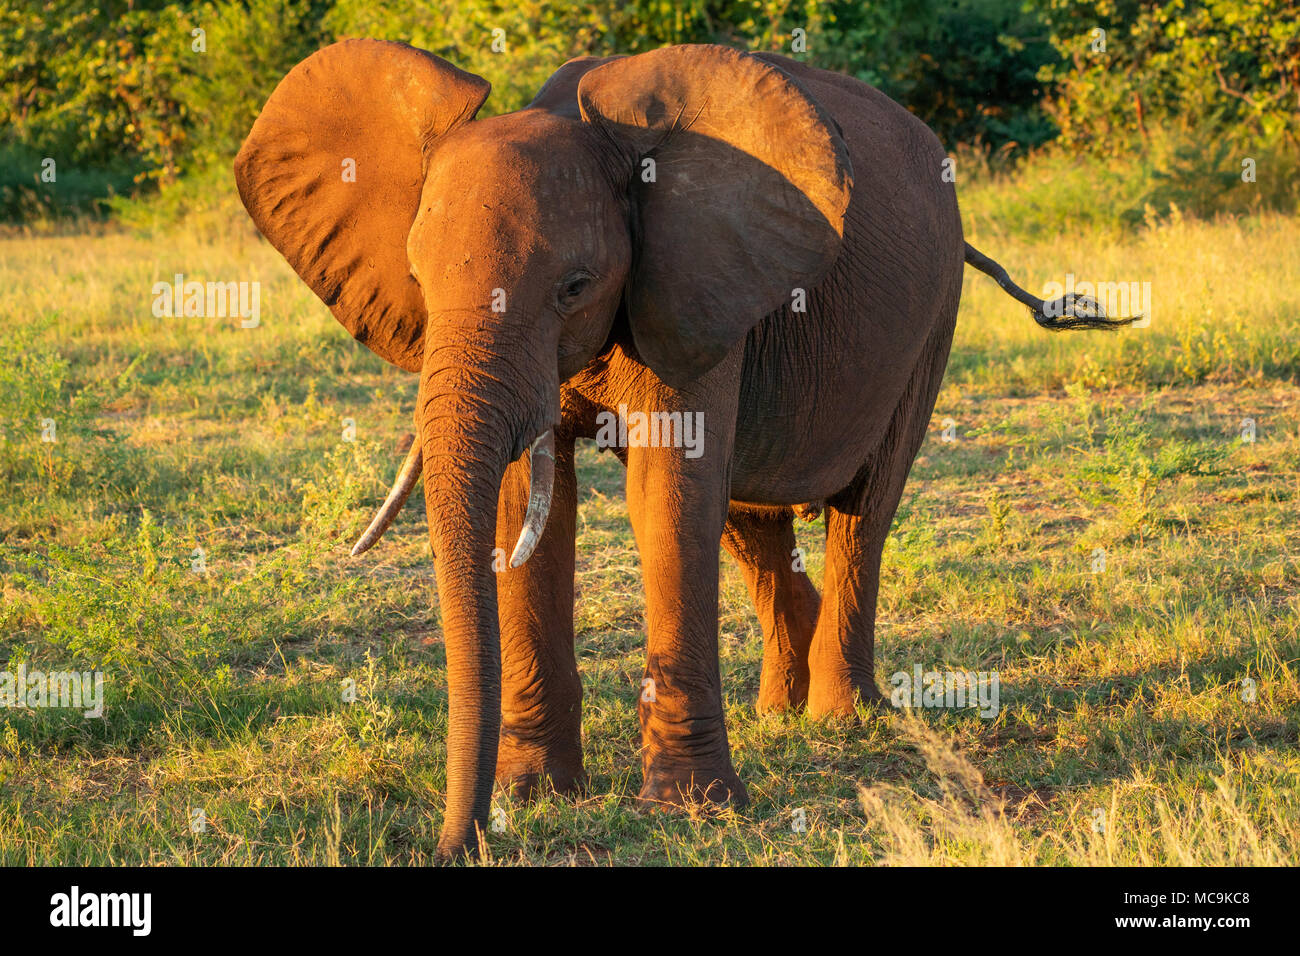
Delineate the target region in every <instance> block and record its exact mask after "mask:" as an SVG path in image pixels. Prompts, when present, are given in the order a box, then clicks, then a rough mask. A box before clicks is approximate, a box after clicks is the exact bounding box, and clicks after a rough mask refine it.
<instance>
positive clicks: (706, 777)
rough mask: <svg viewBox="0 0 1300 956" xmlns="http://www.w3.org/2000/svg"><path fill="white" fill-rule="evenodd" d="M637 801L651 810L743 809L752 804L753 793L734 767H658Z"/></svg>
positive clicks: (648, 777) (652, 769) (642, 787)
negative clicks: (704, 768) (747, 788)
mask: <svg viewBox="0 0 1300 956" xmlns="http://www.w3.org/2000/svg"><path fill="white" fill-rule="evenodd" d="M637 801H638V802H639V803H640V804H641V805H642V806H643V807H645V808H646V809H650V810H670V809H692V808H700V807H703V808H705V809H709V810H720V809H722V808H724V807H730V808H732V809H736V810H739V809H741V808H742V807H745V806H747V805H748V804H749V792H748V791H747V790H746V789H745V785H744V784H743V783H742V782H741V780H740V777H738V776H736V772H735V771H734V770H732V769H731V767H730V766H728V767H725V768H722V769H707V770H686V769H677V768H669V767H655V768H651V769H650V770H648V771H647V772H646V778H645V782H644V783H643V784H642V785H641V792H640V793H639V794H638V795H637Z"/></svg>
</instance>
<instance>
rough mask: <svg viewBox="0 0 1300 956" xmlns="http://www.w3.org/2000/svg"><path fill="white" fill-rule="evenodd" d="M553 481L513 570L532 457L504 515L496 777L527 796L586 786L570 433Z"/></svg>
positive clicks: (508, 482)
mask: <svg viewBox="0 0 1300 956" xmlns="http://www.w3.org/2000/svg"><path fill="white" fill-rule="evenodd" d="M555 439H556V440H555V458H556V461H555V488H554V492H553V495H552V498H551V511H550V517H549V518H548V520H547V522H546V530H545V532H544V533H543V535H542V538H541V541H540V542H539V543H538V545H537V549H536V550H535V551H534V552H533V555H532V557H530V558H529V559H528V560H527V561H526V562H525V563H524V564H523V565H522V566H521V567H518V568H513V569H512V568H510V567H509V560H510V553H511V549H512V548H513V546H514V542H515V541H516V539H517V538H518V537H519V530H520V528H521V527H522V526H523V521H524V512H525V511H526V510H527V505H528V471H529V463H528V458H527V456H525V457H524V458H522V459H520V460H519V461H517V462H515V463H514V464H512V465H511V466H510V467H509V469H507V471H506V474H505V478H504V480H503V481H502V483H501V497H500V511H499V518H498V522H497V539H496V547H497V550H496V551H495V552H494V555H493V558H494V562H495V567H496V568H497V570H498V576H497V601H498V608H499V615H500V622H501V738H500V743H499V745H498V748H497V769H496V780H497V784H498V785H499V786H500V787H501V788H502V789H504V790H507V791H509V792H512V793H514V794H516V795H518V796H520V797H523V798H525V799H527V798H530V797H532V796H534V795H535V794H536V793H537V792H538V791H539V789H541V788H542V787H550V788H553V789H555V790H557V791H559V792H561V793H569V792H574V791H576V790H578V789H580V788H581V786H582V784H583V768H582V683H581V681H580V679H579V677H578V667H577V662H576V660H575V659H574V652H573V562H574V535H575V527H574V521H575V513H576V508H577V504H576V496H577V492H576V486H575V479H574V470H573V437H572V436H571V435H568V434H566V433H564V432H562V431H561V430H559V429H557V430H556V435H555Z"/></svg>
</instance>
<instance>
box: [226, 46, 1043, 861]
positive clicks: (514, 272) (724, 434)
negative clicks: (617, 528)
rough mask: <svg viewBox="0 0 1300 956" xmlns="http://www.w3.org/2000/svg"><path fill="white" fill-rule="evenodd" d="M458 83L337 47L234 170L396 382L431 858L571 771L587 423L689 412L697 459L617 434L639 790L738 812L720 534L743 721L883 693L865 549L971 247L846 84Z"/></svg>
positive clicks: (579, 76)
mask: <svg viewBox="0 0 1300 956" xmlns="http://www.w3.org/2000/svg"><path fill="white" fill-rule="evenodd" d="M487 93H488V84H487V83H486V82H485V81H483V80H481V79H479V78H477V77H474V76H471V75H469V74H466V73H463V72H461V71H459V70H457V69H455V68H454V67H452V66H451V65H450V64H447V63H445V62H443V61H441V60H439V59H438V58H436V57H433V56H431V55H429V54H426V53H423V52H422V51H417V50H413V49H412V48H410V47H406V46H403V45H400V44H392V43H381V42H378V41H348V42H345V43H342V44H336V45H334V46H332V47H329V48H327V49H325V50H323V51H321V52H320V53H318V54H316V55H314V56H313V57H311V58H309V59H308V60H307V61H304V63H303V64H300V65H299V66H298V67H297V68H295V70H294V71H293V72H291V73H290V74H289V75H288V76H287V77H286V78H285V79H284V81H283V82H282V83H281V85H280V87H279V88H277V90H276V92H275V93H274V94H273V95H272V97H271V99H270V100H269V101H268V103H267V105H266V107H265V108H264V110H263V112H262V114H261V116H260V117H259V119H258V121H257V123H256V124H255V125H254V127H253V130H252V132H251V133H250V135H249V137H248V140H247V142H246V143H245V144H244V147H243V149H242V150H241V152H240V154H239V157H238V158H237V160H236V166H235V171H236V179H237V182H238V185H239V188H240V194H241V196H242V198H243V200H244V203H245V205H246V206H247V208H248V210H249V212H250V214H251V215H252V217H253V219H254V221H255V222H256V223H257V225H258V227H259V228H260V229H261V230H262V232H263V233H264V234H265V235H266V237H267V238H268V239H269V240H270V241H271V242H272V243H273V244H274V245H275V246H276V248H277V249H279V250H280V251H281V252H282V253H283V254H284V255H285V257H286V258H287V259H288V260H289V262H290V263H291V264H292V265H293V266H294V268H295V269H296V270H297V271H298V273H299V275H301V276H302V277H303V278H304V279H305V280H306V281H307V282H308V283H309V285H310V286H311V287H312V289H313V290H314V291H315V292H316V293H317V294H318V295H319V296H321V298H322V299H323V300H324V301H325V302H326V303H327V304H328V305H330V307H331V309H332V310H333V312H334V314H335V316H336V317H337V318H338V319H339V321H340V322H342V323H343V325H344V326H345V327H347V328H348V329H349V331H351V332H352V333H353V334H354V335H355V336H356V337H357V338H358V339H359V340H360V341H362V342H364V343H365V344H366V345H367V346H368V347H370V348H371V349H373V350H374V351H375V352H377V353H378V354H380V355H381V356H383V357H384V358H386V359H388V360H389V361H391V362H393V363H395V364H397V365H399V366H401V367H402V368H405V369H408V370H410V371H412V372H418V373H419V375H420V388H419V398H418V402H417V408H416V422H417V428H418V431H419V442H418V447H419V452H420V455H421V457H422V470H423V475H424V479H425V481H424V488H425V497H426V504H427V512H428V515H429V529H430V536H431V540H432V545H433V551H434V554H435V556H436V558H435V566H436V570H437V579H438V587H439V592H440V603H441V607H442V612H443V625H444V630H445V637H446V648H447V668H448V686H449V708H450V714H449V733H448V741H447V748H448V797H447V813H446V818H445V822H444V829H443V833H442V837H441V840H440V843H439V847H440V852H441V853H443V854H444V855H446V856H448V857H454V856H457V855H460V854H463V853H466V852H472V851H473V850H474V848H475V847H476V846H477V839H478V833H479V832H480V831H481V830H482V828H484V827H485V826H486V824H487V820H488V811H489V807H490V799H491V792H492V786H493V782H494V779H495V781H496V782H497V783H498V784H499V785H501V786H503V787H509V788H513V789H516V790H519V791H522V792H531V791H533V790H535V789H536V788H537V787H539V786H542V785H548V786H552V787H555V788H557V789H559V790H562V791H563V790H572V789H575V788H577V787H579V786H581V784H582V780H583V765H582V746H581V738H580V723H581V697H582V688H581V683H580V681H579V677H578V671H577V667H576V663H575V659H574V651H573V570H574V535H575V508H576V504H575V502H576V500H577V493H576V488H575V479H574V469H573V443H574V440H575V438H578V437H593V436H595V435H596V432H597V428H598V421H597V416H598V414H599V413H601V412H607V411H610V410H615V409H618V408H619V407H620V406H626V407H627V409H628V410H629V411H630V412H680V413H686V414H689V413H702V414H703V425H704V435H703V445H702V450H701V451H702V453H701V454H699V455H698V456H692V455H688V454H686V453H685V450H684V449H683V448H678V447H632V448H623V449H619V450H618V454H619V457H620V458H621V459H622V460H623V461H624V463H625V464H626V466H627V504H628V510H629V512H630V516H631V521H632V526H633V529H634V531H635V534H636V541H637V545H638V548H639V550H640V554H641V560H642V565H643V569H644V578H645V594H646V621H647V628H648V648H647V663H646V670H645V676H646V677H647V678H649V679H650V680H652V681H653V682H654V694H653V695H643V696H642V697H641V698H640V699H639V702H638V705H637V706H638V708H639V712H640V718H641V727H642V744H643V772H644V782H643V785H642V789H641V794H640V796H641V799H642V800H643V801H645V802H646V803H648V804H650V805H655V806H660V805H669V806H672V805H680V804H682V803H684V802H686V801H692V800H705V801H709V802H713V803H730V804H733V805H743V804H744V803H745V802H746V799H747V797H746V793H745V787H744V784H743V783H742V782H741V781H740V779H739V777H737V775H736V773H735V771H734V770H733V768H732V764H731V755H730V750H729V747H728V743H727V732H726V727H725V725H724V721H723V710H722V687H721V680H720V676H719V666H718V649H717V634H718V591H717V582H718V560H719V541H721V542H722V543H723V544H724V545H725V546H726V547H727V549H728V550H729V551H730V553H731V554H732V555H733V556H734V557H735V558H736V560H737V561H738V562H739V563H740V565H741V567H742V569H743V570H744V575H745V580H746V583H747V584H748V586H749V589H750V592H751V594H752V595H753V598H754V600H755V603H756V605H757V606H758V610H759V617H760V620H761V622H762V625H763V631H764V636H765V639H766V641H767V652H766V655H765V657H764V662H763V672H762V680H761V689H760V695H759V705H760V707H761V708H762V709H765V710H772V709H782V708H794V707H806V708H807V709H808V710H809V711H810V712H811V713H812V714H813V715H817V716H821V715H846V714H850V713H852V712H853V711H854V708H855V706H856V704H857V703H858V702H860V701H864V700H866V701H873V700H876V699H878V698H879V693H878V691H877V689H876V686H875V683H874V679H873V674H872V670H873V662H872V654H873V647H874V628H875V608H876V592H877V587H878V581H879V569H880V555H881V549H882V546H883V543H884V540H885V535H886V533H887V531H888V529H889V526H890V522H891V520H892V518H893V515H894V511H895V508H896V507H897V504H898V500H899V496H900V494H901V492H902V489H903V484H904V481H905V480H906V477H907V474H908V471H909V469H910V467H911V463H912V460H913V458H914V457H915V455H916V451H917V449H918V447H919V445H920V442H921V440H922V437H923V435H924V432H925V429H926V427H927V423H928V421H929V418H930V414H931V411H932V409H933V406H934V401H935V396H936V394H937V391H938V388H939V383H940V380H941V378H942V376H943V371H944V367H945V364H946V362H947V356H948V349H949V344H950V342H951V337H952V331H953V324H954V321H955V318H956V314H957V303H958V298H959V296H960V293H961V284H962V268H963V259H964V257H965V256H966V255H967V252H966V246H965V244H964V242H963V238H962V232H961V223H960V219H959V217H958V212H957V198H956V193H955V190H954V187H953V185H952V183H950V182H946V181H945V177H944V176H943V172H944V159H945V154H944V150H943V148H942V147H941V145H940V144H939V141H938V140H937V139H936V138H935V137H934V135H933V134H932V133H931V132H930V131H929V130H928V129H926V127H925V126H924V125H923V124H922V123H921V122H920V121H919V120H917V119H916V118H915V117H913V116H912V115H911V114H910V113H908V112H907V111H906V110H904V109H903V108H902V107H900V106H898V105H897V104H895V103H893V102H892V101H890V100H889V99H888V98H887V97H885V96H884V95H883V94H881V93H879V92H877V91H876V90H874V89H872V88H871V87H869V86H866V85H865V84H863V83H860V82H858V81H856V80H853V79H849V78H846V77H843V76H839V75H836V74H832V73H826V72H823V71H821V70H817V69H813V68H811V67H808V66H804V65H802V64H799V63H795V62H793V61H790V60H787V59H784V58H781V57H779V56H775V55H770V54H757V55H751V54H745V53H740V52H737V51H734V50H730V49H726V48H723V47H716V46H687V47H669V48H665V49H663V50H658V51H654V52H652V53H646V54H641V55H639V56H635V57H626V58H612V59H608V60H598V59H590V58H588V59H581V60H575V61H571V62H570V63H567V64H565V65H564V66H563V67H561V69H560V70H559V71H558V72H557V73H556V74H555V75H554V76H553V77H552V79H551V80H550V81H549V82H548V83H547V84H546V86H545V87H544V88H543V89H542V91H541V92H540V93H539V94H538V97H537V98H536V99H535V100H534V102H533V103H532V104H530V105H529V106H528V107H526V108H525V109H523V110H520V111H518V112H516V113H511V114H508V115H504V116H498V117H493V118H491V119H485V120H475V119H474V116H475V113H476V111H477V110H478V108H479V106H480V105H481V104H482V103H483V101H484V100H485V98H486V96H487ZM344 159H351V160H354V161H355V165H356V181H355V182H346V181H344V180H343V177H341V176H340V163H341V162H342V161H343V160H344ZM647 159H651V160H653V167H652V169H651V168H650V167H648V166H647V164H646V162H645V161H646V160H647ZM648 169H650V170H651V171H652V172H653V175H652V176H649V177H648V176H647V171H648ZM976 255H978V254H976ZM976 264H978V263H976ZM981 268H984V266H981ZM1003 276H1005V274H1003ZM999 281H1002V279H999ZM1008 282H1009V280H1008ZM1004 287H1005V286H1004ZM1013 294H1014V293H1013ZM1022 301H1023V300H1022ZM548 430H553V440H554V457H555V468H554V475H553V488H552V490H551V493H550V496H549V501H550V507H549V519H548V520H547V522H546V525H545V531H544V533H542V535H541V537H540V540H539V541H538V542H537V547H536V550H535V551H534V552H533V553H532V555H531V557H530V558H529V559H528V560H527V561H526V562H525V563H524V564H523V565H522V566H520V567H517V568H509V567H505V566H504V565H503V562H502V561H501V560H500V556H501V555H510V554H511V552H512V550H513V548H514V546H515V544H516V541H517V540H518V538H519V536H520V531H521V528H522V527H523V525H524V522H525V517H524V516H525V511H526V508H527V504H528V500H529V472H530V467H529V463H528V456H527V455H525V454H524V452H525V450H526V449H527V448H528V446H529V444H530V443H532V442H533V441H534V440H535V439H537V438H538V436H541V435H543V434H544V433H545V432H547V431H548ZM409 465H410V462H408V466H409ZM539 476H541V472H539ZM407 477H408V478H410V474H409V468H408V475H407ZM405 484H406V485H407V486H408V487H407V490H409V486H410V485H413V484H414V481H413V480H410V481H407V482H406V483H405ZM809 503H812V504H809ZM795 507H798V508H799V509H800V510H801V512H805V511H812V510H813V509H817V508H823V507H824V510H825V514H826V524H827V549H826V571H825V584H824V595H823V596H822V597H820V598H819V596H818V594H817V591H816V590H815V589H814V588H813V586H812V584H811V583H810V582H809V581H808V578H807V576H806V575H805V574H803V573H802V572H801V571H799V570H797V569H796V568H795V567H794V566H793V557H792V553H791V552H792V550H793V548H794V544H793V542H794V536H793V530H792V521H793V518H794V510H793V509H794V508H795ZM388 511H391V512H392V513H395V510H394V509H391V508H390V509H388ZM386 517H388V518H391V514H388V513H387V512H386ZM649 696H652V697H653V699H652V700H651V699H648V697H649Z"/></svg>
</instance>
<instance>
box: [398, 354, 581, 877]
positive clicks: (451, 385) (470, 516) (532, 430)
mask: <svg viewBox="0 0 1300 956" xmlns="http://www.w3.org/2000/svg"><path fill="white" fill-rule="evenodd" d="M475 345H476V346H477V347H467V343H466V342H465V341H464V340H463V339H459V340H453V341H442V342H439V341H428V342H427V344H426V355H425V363H424V372H423V375H422V376H421V382H420V397H419V399H418V405H417V411H418V416H419V420H420V440H421V445H422V448H423V459H424V462H423V470H424V476H425V482H424V486H425V502H426V510H427V512H428V518H429V531H430V537H431V540H432V545H433V553H434V567H435V570H436V574H437V580H438V595H439V603H440V606H441V609H442V630H443V637H444V645H445V648H446V654H447V691H448V718H447V719H448V727H447V812H446V816H445V818H444V821H443V829H442V834H441V836H440V838H439V840H438V854H439V856H440V857H442V858H444V859H447V858H453V857H459V856H462V855H470V856H472V855H473V854H474V852H475V850H476V849H477V848H478V844H479V836H480V833H481V832H482V831H483V830H484V829H486V826H487V822H488V814H489V811H490V809H491V797H492V786H493V779H494V776H495V770H496V759H497V744H498V737H499V733H500V726H501V640H500V629H499V623H498V617H497V582H496V575H497V573H499V572H500V571H504V570H505V568H506V559H505V556H504V555H501V554H499V553H494V550H493V549H494V546H495V543H496V526H497V501H498V496H499V494H500V487H501V479H502V476H503V475H504V473H505V470H506V467H507V466H508V465H509V464H510V462H511V461H513V460H514V459H515V458H517V457H519V455H520V454H522V452H523V450H524V449H525V448H527V447H528V445H529V443H530V442H532V441H533V440H534V439H537V442H534V445H535V446H537V445H541V446H543V447H546V448H547V450H549V447H550V446H549V445H547V443H546V441H544V440H543V439H545V438H546V435H547V434H548V433H549V429H550V427H551V424H552V422H553V421H554V417H553V416H554V414H555V411H556V410H557V408H556V407H557V406H558V401H554V402H553V403H552V402H548V401H547V400H546V399H547V398H548V397H549V396H548V395H547V393H548V391H549V392H551V394H553V395H556V396H558V382H554V384H552V383H547V382H545V380H544V379H543V380H542V381H541V383H540V384H538V385H536V387H534V386H533V385H530V384H529V383H530V381H531V382H537V378H536V377H535V376H523V375H521V374H520V370H519V369H518V367H517V366H515V365H514V363H512V362H510V361H508V360H507V359H505V358H504V357H503V356H502V355H501V354H500V353H499V352H498V351H497V350H495V349H485V348H484V347H483V345H482V341H481V340H479V341H478V342H476V343H475ZM503 383H512V385H513V387H507V386H504V385H503ZM548 385H549V386H550V387H549V388H548ZM552 454H553V453H552ZM536 460H537V459H536V458H534V461H536ZM546 504H547V505H548V506H549V501H547V502H546ZM530 510H531V509H530Z"/></svg>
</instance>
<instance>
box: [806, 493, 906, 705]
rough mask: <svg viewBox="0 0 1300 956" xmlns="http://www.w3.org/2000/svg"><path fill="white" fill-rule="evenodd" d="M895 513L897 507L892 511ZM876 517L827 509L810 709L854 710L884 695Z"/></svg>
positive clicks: (881, 540) (810, 659)
mask: <svg viewBox="0 0 1300 956" xmlns="http://www.w3.org/2000/svg"><path fill="white" fill-rule="evenodd" d="M891 516H892V511H891ZM873 517H874V516H867V517H861V516H858V515H853V514H846V513H845V512H843V511H840V510H839V509H838V508H836V507H834V506H828V507H827V509H826V573H825V577H824V578H823V579H822V605H821V614H820V615H819V616H818V618H817V627H816V630H815V631H814V632H813V639H812V645H811V646H810V647H809V649H808V670H809V683H808V713H809V714H811V715H813V716H815V717H820V716H826V715H830V714H835V715H841V716H843V715H848V714H852V713H853V711H854V707H855V705H856V704H857V703H858V702H859V701H863V702H867V703H875V702H879V701H880V700H882V699H883V697H882V695H881V693H880V691H879V690H878V689H877V687H876V683H875V676H874V674H875V644H876V596H877V593H878V591H879V587H880V554H881V551H882V550H883V548H884V544H885V534H887V533H888V531H889V522H888V521H885V522H884V532H883V533H882V532H881V531H879V530H878V527H879V523H878V522H876V521H873V520H872V518H873Z"/></svg>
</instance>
